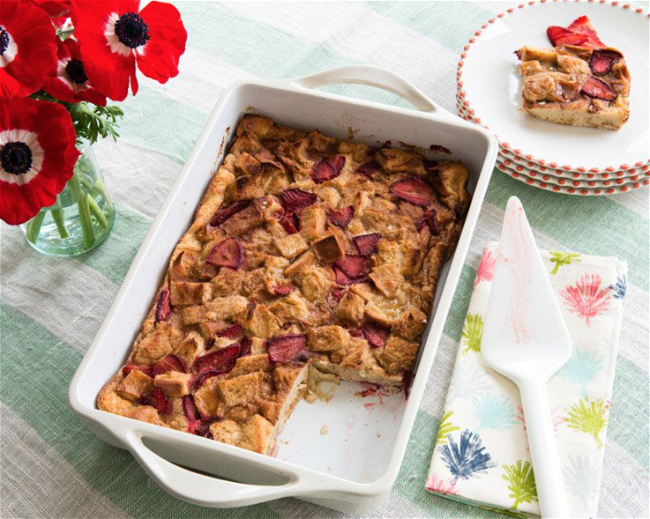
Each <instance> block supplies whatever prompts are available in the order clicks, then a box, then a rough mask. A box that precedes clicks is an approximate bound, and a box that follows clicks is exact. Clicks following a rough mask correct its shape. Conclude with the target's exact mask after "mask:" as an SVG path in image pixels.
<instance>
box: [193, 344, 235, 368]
mask: <svg viewBox="0 0 650 519" xmlns="http://www.w3.org/2000/svg"><path fill="white" fill-rule="evenodd" d="M240 350H241V346H240V345H239V344H231V345H230V346H226V347H225V348H221V349H220V350H217V351H213V352H212V353H208V354H206V355H203V356H201V357H199V358H198V359H196V360H195V361H194V366H193V367H192V369H193V370H194V372H195V373H203V372H204V371H216V372H218V373H228V372H229V371H230V370H232V368H234V367H235V362H237V357H239V352H240Z"/></svg>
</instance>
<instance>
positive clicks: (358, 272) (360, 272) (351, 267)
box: [334, 256, 368, 279]
mask: <svg viewBox="0 0 650 519" xmlns="http://www.w3.org/2000/svg"><path fill="white" fill-rule="evenodd" d="M334 267H336V268H337V269H338V270H340V271H342V272H343V273H344V274H345V275H346V276H347V277H348V278H350V279H359V278H362V277H365V276H366V274H367V273H368V258H366V257H364V256H344V257H343V258H341V259H339V260H336V261H335V262H334Z"/></svg>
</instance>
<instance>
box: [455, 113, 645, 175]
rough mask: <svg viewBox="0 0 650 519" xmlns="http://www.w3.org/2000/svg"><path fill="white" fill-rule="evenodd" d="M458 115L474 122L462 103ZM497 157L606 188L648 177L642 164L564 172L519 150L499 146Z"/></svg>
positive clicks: (544, 172) (547, 173)
mask: <svg viewBox="0 0 650 519" xmlns="http://www.w3.org/2000/svg"><path fill="white" fill-rule="evenodd" d="M457 108H458V115H459V116H460V117H462V118H463V119H465V120H466V121H472V122H473V121H474V119H473V118H472V116H471V115H469V114H468V113H467V111H466V110H465V107H464V106H463V105H462V103H459V104H458V105H457ZM499 157H500V160H502V161H504V162H505V163H506V164H507V163H508V162H514V163H516V164H521V165H522V166H526V167H527V168H528V169H530V170H531V171H536V172H538V173H540V174H542V175H550V176H553V177H559V178H563V179H567V180H571V179H573V180H582V181H585V182H589V181H592V182H600V183H603V184H604V185H605V186H608V185H609V184H610V183H611V184H615V183H616V182H615V181H616V180H618V179H625V181H626V182H627V181H629V180H631V181H636V180H638V179H640V178H645V177H650V165H649V164H648V163H644V162H637V163H636V164H635V165H630V164H625V169H619V170H616V169H615V168H607V169H605V170H600V169H592V170H589V169H585V168H579V169H573V170H569V171H567V170H564V169H562V168H561V167H560V166H558V165H557V164H553V163H548V162H543V163H541V164H540V163H538V162H534V161H533V160H532V159H533V157H532V156H530V155H526V156H523V155H521V151H520V150H511V149H506V148H504V147H503V146H499Z"/></svg>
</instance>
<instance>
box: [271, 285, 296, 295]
mask: <svg viewBox="0 0 650 519" xmlns="http://www.w3.org/2000/svg"><path fill="white" fill-rule="evenodd" d="M293 291H294V287H292V286H291V285H285V286H282V287H273V293H274V294H275V295H278V296H288V295H289V294H290V293H291V292H293Z"/></svg>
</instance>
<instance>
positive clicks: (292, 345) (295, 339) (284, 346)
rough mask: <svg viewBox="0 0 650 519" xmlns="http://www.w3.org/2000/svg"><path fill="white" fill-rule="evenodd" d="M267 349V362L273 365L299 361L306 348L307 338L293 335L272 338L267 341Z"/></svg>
mask: <svg viewBox="0 0 650 519" xmlns="http://www.w3.org/2000/svg"><path fill="white" fill-rule="evenodd" d="M267 347H268V350H269V360H270V361H271V362H272V363H273V364H275V363H278V362H285V363H286V362H291V361H293V360H299V359H300V358H301V357H302V356H303V355H302V354H303V353H304V352H305V348H306V347H307V336H306V335H305V334H294V335H283V336H281V337H274V338H272V339H269V340H268V341H267Z"/></svg>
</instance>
